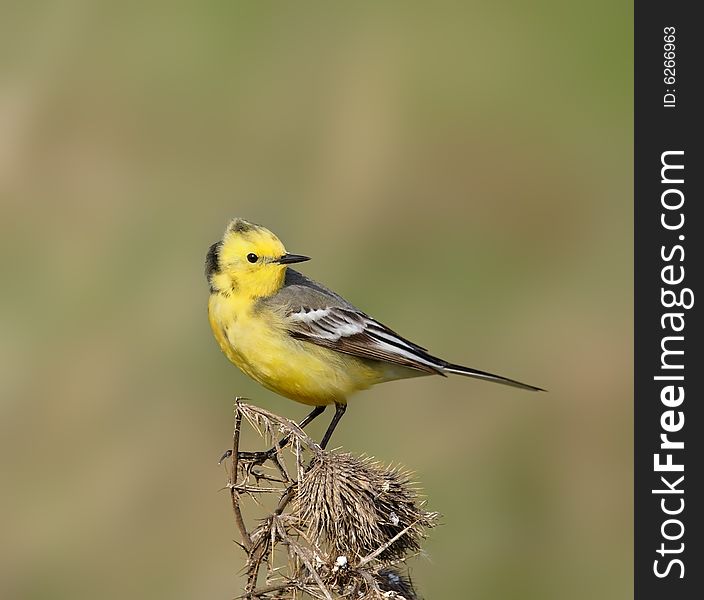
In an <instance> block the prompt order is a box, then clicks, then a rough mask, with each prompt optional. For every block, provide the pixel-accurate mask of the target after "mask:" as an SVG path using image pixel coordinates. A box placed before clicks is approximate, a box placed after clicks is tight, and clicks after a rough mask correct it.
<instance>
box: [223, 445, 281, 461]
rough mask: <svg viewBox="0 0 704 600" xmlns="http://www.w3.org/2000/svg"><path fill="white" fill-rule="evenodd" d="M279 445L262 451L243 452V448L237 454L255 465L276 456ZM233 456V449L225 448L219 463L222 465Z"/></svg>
mask: <svg viewBox="0 0 704 600" xmlns="http://www.w3.org/2000/svg"><path fill="white" fill-rule="evenodd" d="M279 447H280V446H274V447H273V448H269V449H268V450H263V451H260V452H243V451H242V450H240V451H239V452H238V453H237V456H238V458H239V459H241V460H246V461H247V462H251V463H253V464H255V465H261V464H263V463H265V462H266V461H267V460H271V459H272V458H274V456H276V453H277V451H278V449H279ZM231 456H232V450H225V452H224V453H223V455H222V456H221V457H220V460H218V464H219V465H221V464H222V463H223V462H224V461H225V460H227V459H228V458H230V457H231Z"/></svg>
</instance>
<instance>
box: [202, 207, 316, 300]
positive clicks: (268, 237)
mask: <svg viewBox="0 0 704 600" xmlns="http://www.w3.org/2000/svg"><path fill="white" fill-rule="evenodd" d="M306 260H309V259H308V257H307V256H301V255H299V254H289V253H287V252H286V248H284V245H283V244H282V243H281V241H280V240H279V238H277V237H276V236H275V235H274V234H273V233H271V231H269V230H268V229H266V228H265V227H262V226H261V225H256V224H254V223H249V222H248V221H245V220H244V219H239V218H238V219H233V220H232V221H231V222H230V224H229V225H228V226H227V229H226V230H225V235H224V236H223V238H222V240H220V241H219V242H216V243H214V244H213V245H212V246H210V248H209V249H208V254H207V255H206V257H205V276H206V277H207V278H208V283H209V284H210V291H211V293H222V294H226V295H229V294H231V293H238V294H245V295H246V296H250V297H253V298H256V297H267V296H271V295H272V294H275V293H276V292H277V291H278V290H279V289H280V288H281V286H282V285H283V282H284V277H285V276H286V266H287V265H289V264H292V263H298V262H303V261H306Z"/></svg>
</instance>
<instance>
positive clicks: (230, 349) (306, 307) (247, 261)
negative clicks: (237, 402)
mask: <svg viewBox="0 0 704 600" xmlns="http://www.w3.org/2000/svg"><path fill="white" fill-rule="evenodd" d="M306 260H309V259H308V257H307V256H302V255H299V254H289V253H288V252H286V249H285V248H284V245H283V244H282V243H281V242H280V241H279V238H277V237H276V236H275V235H274V234H273V233H271V231H269V230H268V229H266V228H264V227H262V226H260V225H255V224H254V223H249V222H247V221H245V220H243V219H234V220H233V221H232V222H231V223H230V224H229V225H228V227H227V229H226V231H225V235H224V236H223V239H222V240H221V241H219V242H216V243H215V244H213V245H212V246H210V249H209V250H208V254H207V256H206V259H205V273H206V276H207V278H208V283H209V284H210V299H209V302H208V316H209V319H210V326H211V327H212V329H213V333H214V335H215V339H216V340H217V341H218V344H219V345H220V348H221V349H222V351H223V352H224V353H225V355H226V356H227V358H229V359H230V360H231V361H232V362H233V363H234V364H235V365H237V366H238V367H239V368H240V369H241V370H242V371H244V372H245V373H246V374H247V375H249V376H250V377H252V379H254V380H256V381H258V382H259V383H260V384H262V385H263V386H264V387H266V388H268V389H270V390H272V391H274V392H276V393H277V394H280V395H282V396H284V397H286V398H290V399H291V400H296V401H297V402H301V403H303V404H308V405H310V406H314V407H315V408H313V411H312V412H311V413H310V414H309V415H308V416H307V417H306V418H305V419H303V421H301V424H300V425H301V427H305V426H306V425H307V424H308V423H310V422H311V421H312V420H313V419H315V418H316V417H317V416H318V415H320V414H321V413H322V412H323V411H324V410H325V407H326V406H328V405H329V404H334V405H335V409H336V410H335V416H334V417H333V419H332V421H331V423H330V426H329V427H328V429H327V431H326V432H325V436H324V437H323V440H322V442H321V444H320V445H321V446H322V447H323V448H325V446H326V445H327V443H328V441H329V440H330V436H331V435H332V433H333V431H334V430H335V427H336V426H337V424H338V422H339V421H340V419H341V418H342V415H343V414H344V412H345V409H346V408H347V398H348V397H349V396H350V395H351V394H353V393H354V392H357V391H359V390H363V389H366V388H368V387H370V386H372V385H374V384H376V383H383V382H385V381H392V380H394V379H405V378H407V377H417V376H419V375H443V376H444V375H446V374H447V373H457V374H459V375H466V376H468V377H476V378H478V379H484V380H486V381H494V382H497V383H503V384H506V385H511V386H515V387H518V388H522V389H525V390H533V391H538V390H540V388H537V387H535V386H532V385H527V384H525V383H521V382H519V381H514V380H513V379H507V378H506V377H501V376H500V375H494V374H492V373H487V372H484V371H478V370H476V369H470V368H468V367H463V366H461V365H455V364H452V363H449V362H447V361H444V360H442V359H440V358H436V357H435V356H432V355H431V354H429V353H428V352H427V351H426V349H425V348H422V347H421V346H418V345H417V344H414V343H413V342H410V341H409V340H407V339H405V338H403V337H401V336H400V335H398V334H397V333H395V332H394V331H392V330H391V329H389V328H388V327H386V326H385V325H382V324H381V323H380V322H379V321H377V320H375V319H372V318H371V317H369V316H368V315H366V314H364V313H363V312H362V311H361V310H359V309H357V308H355V307H354V306H352V304H350V303H349V302H347V300H345V299H344V298H342V297H341V296H339V295H337V294H336V293H335V292H332V291H330V290H328V289H327V288H325V287H323V286H322V285H320V284H319V283H316V282H315V281H312V280H310V279H308V278H307V277H306V276H305V275H302V274H301V273H299V272H298V271H294V270H293V269H291V268H290V267H289V266H288V265H290V264H294V263H300V262H304V261H306Z"/></svg>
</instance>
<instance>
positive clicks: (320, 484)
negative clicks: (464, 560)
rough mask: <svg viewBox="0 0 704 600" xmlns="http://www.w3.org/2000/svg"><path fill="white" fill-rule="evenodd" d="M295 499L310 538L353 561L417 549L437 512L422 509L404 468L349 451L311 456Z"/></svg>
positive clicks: (392, 556)
mask: <svg viewBox="0 0 704 600" xmlns="http://www.w3.org/2000/svg"><path fill="white" fill-rule="evenodd" d="M297 500H298V507H297V508H298V512H299V514H300V518H301V522H302V524H303V526H304V527H305V528H306V529H307V531H308V532H309V534H310V535H311V537H312V539H313V540H315V543H316V544H318V545H320V546H323V545H324V546H325V547H326V549H327V550H328V552H330V553H331V555H332V556H340V555H344V556H347V557H349V559H350V561H351V562H352V563H353V564H354V563H356V562H358V561H359V560H361V559H363V558H364V557H367V556H369V555H370V554H372V553H377V554H376V555H375V557H376V558H377V559H378V560H380V561H382V562H384V561H391V560H398V559H402V558H404V557H406V556H407V555H408V554H409V553H415V552H417V551H418V550H419V549H420V541H421V540H422V539H423V538H424V537H425V529H426V528H428V527H432V526H433V525H434V524H435V521H436V517H437V515H436V514H435V513H430V512H426V511H425V510H423V507H422V502H421V501H420V499H419V498H418V493H417V491H416V490H415V489H414V488H413V485H412V484H411V482H410V479H409V475H408V473H405V472H403V471H401V470H399V469H393V468H389V467H385V466H384V465H381V464H379V463H378V462H375V461H373V460H372V459H370V458H358V457H355V456H352V455H351V454H333V453H329V452H326V453H323V454H320V455H318V456H316V457H315V459H314V461H313V463H312V466H311V468H310V470H309V471H308V472H307V473H306V474H305V477H304V478H303V480H302V481H301V483H300V486H299V490H298V498H297ZM404 530H406V531H405V532H404ZM402 532H403V533H402ZM399 534H401V535H399ZM397 536H398V537H397ZM394 538H397V539H394Z"/></svg>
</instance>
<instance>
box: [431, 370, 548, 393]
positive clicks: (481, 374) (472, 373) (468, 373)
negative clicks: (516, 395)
mask: <svg viewBox="0 0 704 600" xmlns="http://www.w3.org/2000/svg"><path fill="white" fill-rule="evenodd" d="M442 370H443V371H444V372H445V373H456V374H457V375H464V376H465V377H474V378H476V379H483V380H484V381H493V382H495V383H503V384H504V385H510V386H513V387H517V388H521V389H522V390H530V391H532V392H544V391H545V390H544V389H543V388H539V387H536V386H534V385H528V384H527V383H521V382H520V381H516V380H515V379H509V378H508V377H502V376H501V375H494V374H493V373H487V372H486V371H479V370H477V369H470V368H469V367H463V366H462V365H452V364H447V365H445V366H444V367H443V369H442Z"/></svg>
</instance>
